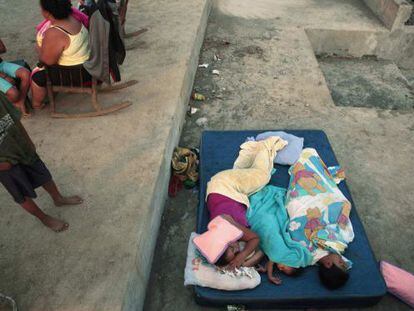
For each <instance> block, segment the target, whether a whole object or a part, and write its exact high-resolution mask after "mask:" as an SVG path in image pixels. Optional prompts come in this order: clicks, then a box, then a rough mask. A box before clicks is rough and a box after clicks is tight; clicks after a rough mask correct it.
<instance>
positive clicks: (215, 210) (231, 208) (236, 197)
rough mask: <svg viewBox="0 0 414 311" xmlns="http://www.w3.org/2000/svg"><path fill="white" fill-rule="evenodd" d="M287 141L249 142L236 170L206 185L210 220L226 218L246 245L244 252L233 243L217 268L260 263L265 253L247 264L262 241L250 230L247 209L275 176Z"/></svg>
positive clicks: (258, 253)
mask: <svg viewBox="0 0 414 311" xmlns="http://www.w3.org/2000/svg"><path fill="white" fill-rule="evenodd" d="M286 144H287V143H286V141H284V140H282V139H280V138H279V137H270V138H268V139H266V140H263V141H260V142H253V141H249V142H246V143H244V144H242V145H241V151H240V153H239V156H238V158H237V159H236V161H235V163H234V165H233V169H229V170H225V171H222V172H219V173H218V174H216V175H214V176H213V177H212V178H211V180H210V182H209V183H208V184H207V195H206V200H207V209H208V211H209V213H210V219H213V218H215V217H217V216H219V215H222V216H223V215H224V217H226V219H227V220H228V221H230V222H231V223H232V224H234V225H235V226H237V227H238V228H239V229H240V230H242V232H243V236H242V238H241V240H242V241H245V242H246V246H245V248H244V249H243V250H241V249H240V248H239V246H238V245H237V243H232V244H230V246H229V247H228V248H227V250H226V251H225V252H224V254H223V255H222V256H221V258H219V260H218V262H217V264H218V265H225V264H226V263H229V266H230V268H236V267H240V266H241V265H243V264H244V265H246V264H250V265H254V264H256V263H257V262H259V261H260V259H261V257H262V256H263V253H261V252H257V254H255V257H254V260H252V261H250V262H248V263H245V260H246V258H247V257H248V256H249V255H250V254H251V253H252V252H253V251H256V248H257V246H258V245H259V237H258V236H257V234H256V233H254V232H253V231H252V230H250V229H249V228H248V223H247V220H246V208H247V207H248V206H249V195H251V194H253V193H255V192H257V191H258V190H260V189H261V188H263V187H264V186H265V185H266V184H267V183H268V182H269V181H270V178H271V175H272V172H273V159H274V157H275V155H276V152H277V151H278V150H281V149H282V148H283V147H284V146H285V145H286Z"/></svg>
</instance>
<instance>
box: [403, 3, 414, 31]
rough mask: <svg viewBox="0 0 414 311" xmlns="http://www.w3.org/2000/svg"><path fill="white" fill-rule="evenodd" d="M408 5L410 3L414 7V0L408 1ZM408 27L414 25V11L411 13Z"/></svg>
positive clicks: (407, 23)
mask: <svg viewBox="0 0 414 311" xmlns="http://www.w3.org/2000/svg"><path fill="white" fill-rule="evenodd" d="M407 1H408V3H410V4H411V5H413V6H414V1H413V0H407ZM405 24H406V25H414V10H413V12H412V13H411V16H410V18H409V19H408V21H407V22H406V23H405Z"/></svg>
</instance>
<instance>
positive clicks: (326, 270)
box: [319, 253, 349, 289]
mask: <svg viewBox="0 0 414 311" xmlns="http://www.w3.org/2000/svg"><path fill="white" fill-rule="evenodd" d="M319 263H320V264H319V278H320V280H321V282H322V284H323V285H324V286H326V287H327V288H329V289H337V288H339V287H341V286H343V285H345V283H346V282H347V281H348V279H349V273H348V272H347V268H348V267H347V264H346V263H345V261H344V260H343V259H342V257H341V256H340V255H338V254H333V253H330V254H329V255H328V256H325V257H323V258H322V259H321V260H319Z"/></svg>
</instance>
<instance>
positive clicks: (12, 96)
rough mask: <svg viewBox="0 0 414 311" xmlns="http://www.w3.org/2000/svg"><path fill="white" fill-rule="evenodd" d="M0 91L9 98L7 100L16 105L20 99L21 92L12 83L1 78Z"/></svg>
mask: <svg viewBox="0 0 414 311" xmlns="http://www.w3.org/2000/svg"><path fill="white" fill-rule="evenodd" d="M0 91H1V92H2V93H4V94H5V95H6V96H7V99H8V100H10V101H11V102H12V103H15V102H16V101H17V100H18V99H19V90H18V89H17V88H16V87H14V85H13V84H11V83H10V81H7V80H6V79H5V78H2V77H0Z"/></svg>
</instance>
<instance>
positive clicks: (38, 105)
mask: <svg viewBox="0 0 414 311" xmlns="http://www.w3.org/2000/svg"><path fill="white" fill-rule="evenodd" d="M45 106H46V104H45V103H40V104H33V103H32V107H33V109H34V110H42V109H43V108H45Z"/></svg>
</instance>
